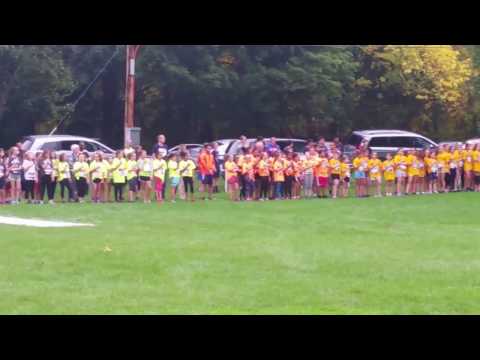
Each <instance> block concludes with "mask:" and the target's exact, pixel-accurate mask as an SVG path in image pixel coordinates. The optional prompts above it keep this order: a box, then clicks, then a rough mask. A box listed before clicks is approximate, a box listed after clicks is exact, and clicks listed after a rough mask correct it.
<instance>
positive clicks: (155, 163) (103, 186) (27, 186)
mask: <svg viewBox="0 0 480 360" xmlns="http://www.w3.org/2000/svg"><path fill="white" fill-rule="evenodd" d="M212 150H213V147H212V146H211V145H210V144H208V145H205V146H204V148H203V149H202V151H201V152H200V155H199V157H198V159H196V160H197V161H194V160H193V159H191V158H190V156H189V154H188V151H186V150H183V151H181V152H180V153H179V154H173V155H170V156H166V155H164V153H162V152H158V153H156V154H154V155H153V156H148V154H147V152H146V151H145V150H141V149H140V150H138V151H135V150H134V149H132V148H127V149H125V150H122V151H117V152H116V155H115V156H111V155H104V154H102V153H101V152H97V153H95V154H93V156H91V157H89V156H88V153H82V152H80V153H78V154H77V155H76V156H74V157H73V160H72V159H71V158H69V159H67V158H66V156H65V155H64V154H61V155H58V156H57V154H56V153H55V152H50V151H44V152H42V153H39V154H33V153H30V152H26V153H24V154H23V153H22V152H21V150H20V149H19V148H18V147H12V148H11V149H10V150H9V151H8V153H6V152H5V151H4V150H3V149H0V204H4V203H10V204H18V203H19V202H20V201H21V200H22V199H25V201H26V202H28V203H43V202H44V200H45V201H48V202H49V203H52V204H53V203H54V200H55V193H56V189H57V187H60V199H61V201H66V199H67V200H68V201H70V202H84V201H85V200H86V197H87V196H88V195H89V194H90V199H91V201H92V202H94V203H99V202H111V201H112V200H114V201H116V202H122V201H126V199H125V196H124V192H125V190H126V191H128V201H129V202H133V201H137V200H138V199H139V198H141V200H142V201H143V202H145V203H149V202H151V198H152V195H153V197H154V198H155V200H156V201H157V202H162V201H164V197H165V187H166V185H167V184H168V185H169V187H170V193H169V194H168V195H167V197H168V198H169V199H168V200H170V201H172V202H175V200H176V198H177V192H179V195H180V197H181V198H182V199H184V200H189V201H194V200H195V195H194V193H195V191H194V183H195V182H194V178H195V174H198V180H199V182H200V189H199V190H200V192H201V193H202V194H203V196H202V198H203V199H205V198H206V196H208V197H207V198H208V199H212V193H213V189H214V185H215V178H216V177H217V176H216V175H218V173H219V169H218V164H217V163H216V161H215V159H214V157H213V156H212ZM224 169H225V180H226V184H227V190H228V193H229V197H230V199H231V200H232V201H240V200H245V201H252V200H258V201H266V200H280V199H289V200H295V199H300V198H313V197H319V198H326V197H331V198H334V199H335V198H338V197H347V196H348V195H349V188H350V183H354V184H355V195H356V196H357V197H366V196H374V197H380V196H383V195H385V196H392V195H397V196H402V195H413V194H416V195H419V194H432V193H439V192H445V193H446V192H449V191H461V190H463V191H477V192H478V191H480V145H476V146H474V145H466V146H460V145H456V146H452V147H447V146H443V147H440V148H439V149H435V150H425V151H415V150H409V151H403V150H400V151H398V153H396V154H387V156H386V159H385V160H381V159H379V157H378V156H377V154H376V153H375V152H373V153H370V152H369V151H368V150H362V149H360V150H359V151H358V153H357V154H356V155H355V156H354V158H353V159H350V158H348V157H347V156H343V155H342V152H341V149H340V148H337V147H336V146H335V144H333V145H331V146H330V147H328V148H327V147H326V146H324V145H322V146H320V145H319V144H315V143H314V144H309V145H308V147H307V149H306V151H305V153H303V154H298V153H295V152H294V151H293V149H292V148H289V147H287V148H285V149H283V151H282V150H280V149H279V148H278V147H275V146H273V147H267V146H266V147H264V146H263V144H258V143H257V144H255V145H253V146H251V147H249V146H245V147H242V148H241V154H238V155H235V156H231V155H227V156H225V159H224ZM66 193H68V197H67V194H66Z"/></svg>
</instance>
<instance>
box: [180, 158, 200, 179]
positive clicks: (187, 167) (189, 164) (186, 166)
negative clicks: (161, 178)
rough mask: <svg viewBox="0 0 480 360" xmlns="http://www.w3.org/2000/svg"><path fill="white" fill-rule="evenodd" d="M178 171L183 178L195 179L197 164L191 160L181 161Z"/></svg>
mask: <svg viewBox="0 0 480 360" xmlns="http://www.w3.org/2000/svg"><path fill="white" fill-rule="evenodd" d="M178 169H179V170H178V171H179V173H180V175H181V176H183V177H193V170H195V169H196V166H195V163H194V162H193V161H192V160H191V159H188V160H180V162H179V163H178Z"/></svg>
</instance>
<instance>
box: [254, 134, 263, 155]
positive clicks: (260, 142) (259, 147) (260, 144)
mask: <svg viewBox="0 0 480 360" xmlns="http://www.w3.org/2000/svg"><path fill="white" fill-rule="evenodd" d="M264 149H265V142H264V141H263V137H262V136H259V137H257V141H256V142H255V151H257V152H259V153H262V152H263V151H264Z"/></svg>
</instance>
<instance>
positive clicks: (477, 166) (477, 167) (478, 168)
mask: <svg viewBox="0 0 480 360" xmlns="http://www.w3.org/2000/svg"><path fill="white" fill-rule="evenodd" d="M472 158H473V171H474V172H476V173H480V151H477V150H474V151H472Z"/></svg>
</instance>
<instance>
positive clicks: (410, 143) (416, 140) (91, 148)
mask: <svg viewBox="0 0 480 360" xmlns="http://www.w3.org/2000/svg"><path fill="white" fill-rule="evenodd" d="M265 140H266V141H269V139H268V138H267V139H265ZM247 141H248V142H249V143H252V144H253V143H254V142H255V141H256V139H254V138H251V139H248V140H247ZM80 142H83V143H84V144H85V149H86V151H88V152H89V153H94V152H96V151H102V152H104V153H107V154H113V153H114V152H115V151H114V150H113V149H111V148H110V147H108V146H106V145H105V144H102V143H101V142H100V141H99V140H97V139H90V138H86V137H81V136H71V135H54V136H48V135H34V136H27V137H26V138H25V139H24V141H23V143H22V147H23V150H24V151H34V152H37V151H43V150H51V151H56V152H65V153H69V152H70V147H71V146H72V145H73V144H78V143H80ZM215 142H216V143H217V144H218V149H217V151H218V154H219V160H220V162H222V161H223V159H224V157H225V155H227V154H229V155H236V154H237V153H238V152H239V150H240V147H241V142H240V140H238V139H220V140H215ZM362 143H363V144H364V146H366V147H368V148H370V149H371V150H372V151H375V152H377V153H378V155H379V157H380V158H385V156H386V154H387V153H395V152H397V151H398V150H399V149H400V148H404V149H417V150H424V149H434V148H437V147H438V146H439V145H442V144H447V145H453V144H457V142H443V143H440V144H437V143H436V142H434V141H433V140H431V139H429V138H427V137H425V136H422V135H420V134H416V133H413V132H408V131H403V130H363V131H354V132H353V133H352V134H351V136H350V137H348V138H347V140H346V142H345V143H344V148H343V152H344V153H345V154H346V155H349V156H353V154H354V152H355V150H356V149H357V148H358V147H359V145H360V144H362ZM465 143H472V144H477V143H480V138H478V139H470V140H467V141H466V142H465ZM277 144H278V145H279V147H280V148H281V149H283V148H285V147H286V146H289V145H291V144H293V149H294V151H295V152H298V153H303V152H304V151H305V147H306V145H307V141H305V140H303V139H286V138H277ZM331 144H332V143H329V142H327V143H326V146H327V147H329V146H331ZM186 147H187V149H188V150H189V152H190V154H191V156H192V158H194V159H196V158H197V157H198V154H199V152H200V149H201V148H202V144H186ZM178 151H179V145H178V146H175V147H173V148H171V149H170V150H169V154H171V153H176V152H178Z"/></svg>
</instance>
